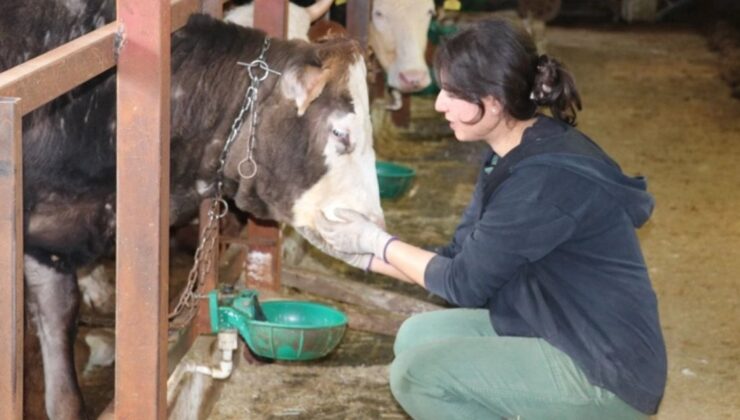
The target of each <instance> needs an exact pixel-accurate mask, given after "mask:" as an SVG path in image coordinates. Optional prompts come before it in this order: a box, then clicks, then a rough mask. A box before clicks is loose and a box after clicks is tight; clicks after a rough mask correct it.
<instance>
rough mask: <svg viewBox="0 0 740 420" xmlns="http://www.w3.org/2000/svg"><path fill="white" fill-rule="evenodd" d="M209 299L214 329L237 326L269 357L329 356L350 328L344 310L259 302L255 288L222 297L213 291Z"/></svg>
mask: <svg viewBox="0 0 740 420" xmlns="http://www.w3.org/2000/svg"><path fill="white" fill-rule="evenodd" d="M209 301H210V311H211V329H212V330H213V332H218V331H220V330H221V329H229V328H233V329H236V330H238V331H239V334H240V335H241V336H242V338H244V341H245V342H246V343H247V345H248V346H249V348H250V350H252V352H254V353H255V354H256V355H258V356H261V357H265V358H269V359H276V360H290V361H303V360H313V359H318V358H320V357H323V356H326V355H327V354H329V353H330V352H331V351H332V350H334V348H335V347H336V346H337V345H338V344H339V342H340V341H341V340H342V337H343V336H344V331H345V330H346V329H347V316H346V315H345V314H344V313H343V312H341V311H339V310H337V309H334V308H332V307H330V306H327V305H322V304H319V303H315V302H307V301H295V300H275V301H267V302H258V301H257V292H255V291H253V290H245V291H242V292H240V293H239V294H237V295H236V296H235V297H228V296H227V297H223V296H222V297H221V299H219V296H218V293H217V292H216V291H212V292H210V294H209ZM259 319H262V320H259Z"/></svg>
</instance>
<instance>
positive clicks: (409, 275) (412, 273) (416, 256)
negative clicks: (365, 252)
mask: <svg viewBox="0 0 740 420" xmlns="http://www.w3.org/2000/svg"><path fill="white" fill-rule="evenodd" d="M435 255H436V254H435V253H433V252H430V251H427V250H424V249H421V248H417V247H415V246H413V245H410V244H407V243H405V242H401V241H400V240H397V239H394V240H392V241H391V242H390V243H388V245H387V246H386V249H385V258H386V259H387V260H388V262H389V263H386V262H385V261H383V260H382V259H381V258H377V257H375V258H373V260H372V263H371V264H370V270H372V271H373V272H376V273H380V274H384V275H386V276H390V277H393V278H396V279H398V280H401V281H405V282H407V283H416V284H418V285H419V286H421V287H425V286H424V271H425V270H426V267H427V264H429V261H431V259H432V258H433V257H434V256H435Z"/></svg>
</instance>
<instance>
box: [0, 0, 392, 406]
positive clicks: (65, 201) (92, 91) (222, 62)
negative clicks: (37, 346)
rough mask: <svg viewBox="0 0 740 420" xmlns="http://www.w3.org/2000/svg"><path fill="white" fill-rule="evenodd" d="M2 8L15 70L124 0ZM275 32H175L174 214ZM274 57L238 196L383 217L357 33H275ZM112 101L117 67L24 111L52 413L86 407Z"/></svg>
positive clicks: (266, 211)
mask: <svg viewBox="0 0 740 420" xmlns="http://www.w3.org/2000/svg"><path fill="white" fill-rule="evenodd" d="M41 3H43V4H41ZM0 8H1V9H2V10H0V12H2V13H0V42H1V43H2V45H3V48H2V49H0V71H4V70H6V69H8V68H10V67H12V66H14V65H17V64H19V63H21V62H23V61H25V60H26V59H28V58H30V57H33V56H35V55H38V54H39V53H41V52H43V51H45V50H48V49H51V48H53V47H55V46H57V45H60V44H61V43H64V42H67V41H68V40H70V39H72V38H74V37H76V36H79V35H81V34H83V33H85V32H88V31H90V30H92V29H94V28H95V27H99V26H101V25H102V24H104V23H105V22H106V21H110V20H112V18H113V11H114V1H113V0H89V1H86V2H81V1H73V0H45V1H43V2H42V1H41V0H32V1H28V0H5V1H4V2H3V5H2V6H0ZM42 10H43V13H42V12H41V11H42ZM264 38H265V35H264V33H262V32H260V31H257V30H252V29H248V28H243V27H240V26H237V25H233V24H229V23H225V22H223V21H218V20H214V19H211V18H209V17H207V16H203V15H194V16H193V17H191V19H190V20H189V22H188V24H187V25H186V26H185V27H184V28H182V29H181V30H179V31H177V32H176V33H174V34H173V36H172V59H171V64H172V78H171V83H172V86H171V104H172V112H171V118H172V120H171V153H170V155H171V158H172V160H171V170H170V173H171V202H170V212H171V217H170V219H171V222H172V223H173V224H178V223H187V222H189V221H190V220H191V219H192V218H193V217H194V216H195V215H196V211H197V208H198V204H199V202H200V201H201V200H202V199H203V198H205V197H208V196H211V195H212V194H213V191H214V187H213V186H214V183H215V180H216V169H217V167H218V158H219V154H220V153H221V151H222V149H223V146H224V142H225V140H226V138H227V136H228V134H229V129H230V127H231V125H232V121H233V119H234V117H235V116H236V115H237V112H238V111H239V109H240V107H241V105H242V103H243V99H244V94H245V92H246V89H247V87H248V86H249V83H250V80H249V77H248V73H247V71H246V69H245V68H244V67H243V66H239V65H237V62H238V61H242V62H250V61H252V60H254V59H255V58H257V57H258V55H259V53H260V49H261V47H262V45H263V41H264ZM265 61H266V62H267V63H268V65H269V66H270V67H271V68H272V69H274V70H276V71H279V72H281V74H282V75H281V76H279V77H278V76H276V75H271V76H269V77H268V78H267V79H266V80H265V81H264V82H263V83H262V85H261V87H260V96H259V103H258V107H259V119H258V121H257V128H256V144H255V147H254V152H253V153H254V155H253V156H254V160H255V161H256V163H257V165H258V166H259V169H258V171H257V175H256V176H255V177H254V178H251V179H245V178H243V177H242V176H240V175H239V173H238V170H237V166H238V162H240V161H241V160H242V159H243V157H244V156H245V154H246V150H245V149H246V139H247V137H248V136H249V134H250V133H249V124H245V125H244V128H243V129H242V132H241V133H240V135H239V137H237V139H236V142H235V143H234V145H233V147H232V148H231V149H230V152H229V154H228V156H227V158H226V170H225V175H226V180H225V188H224V189H225V193H226V195H227V196H228V198H230V199H232V200H233V201H234V202H235V203H236V205H237V206H238V207H239V208H240V209H242V210H244V211H247V212H250V213H252V214H254V215H256V216H258V217H260V218H270V219H274V220H278V221H280V222H284V223H288V224H292V225H294V226H296V227H298V228H300V230H302V231H307V232H311V231H312V230H313V228H314V220H315V219H316V217H317V215H318V214H319V212H321V211H325V212H331V209H333V208H334V207H338V206H341V207H350V208H354V209H356V210H358V211H360V212H362V213H365V214H367V215H368V216H369V217H371V218H373V219H374V220H376V221H378V222H379V223H381V222H382V218H383V215H382V210H381V207H380V200H379V198H378V197H379V196H378V185H377V179H376V174H375V165H374V163H375V154H374V151H373V148H372V136H371V125H370V116H369V106H368V95H367V87H366V82H365V80H366V79H365V77H366V75H365V64H364V61H363V57H362V54H361V52H360V50H359V46H358V44H357V43H355V42H354V41H351V40H346V39H343V40H333V41H328V42H325V43H323V44H320V45H313V44H309V43H305V42H298V41H284V40H278V39H274V40H272V42H271V46H270V48H269V50H268V51H267V54H266V57H265ZM114 107H115V74H114V72H113V71H112V70H111V71H109V72H106V73H105V74H102V75H100V76H98V77H96V78H95V79H93V80H91V81H89V82H87V83H86V84H84V85H82V86H80V87H78V88H76V89H74V90H73V91H71V92H70V93H68V94H66V95H64V96H62V97H60V98H58V99H57V100H55V101H53V102H52V103H50V104H48V105H46V106H44V107H42V108H40V109H38V110H37V111H35V112H33V113H31V114H29V115H28V116H26V117H25V118H24V120H23V130H24V134H23V149H24V150H23V173H24V192H23V194H24V200H25V201H24V223H25V230H24V233H25V237H24V245H25V249H24V253H25V280H26V291H27V307H28V313H29V318H30V319H32V320H33V321H34V322H35V323H36V324H37V326H38V331H39V332H38V335H39V339H40V343H41V348H42V356H43V365H44V381H45V389H46V396H45V403H46V411H47V414H48V416H49V417H50V418H52V419H77V418H82V417H84V416H85V415H84V408H83V403H82V398H81V395H80V390H79V386H78V383H77V379H76V377H75V373H74V372H75V370H74V366H73V359H72V346H73V341H74V335H75V333H74V332H75V322H76V316H77V311H78V307H79V300H80V297H79V293H78V284H77V278H76V270H77V268H79V267H81V266H83V265H87V264H91V263H94V262H95V261H96V259H97V258H98V257H100V256H101V255H103V254H104V253H106V252H108V251H109V249H110V247H111V246H112V244H113V238H114V232H115V216H116V215H115V199H116V192H115V162H116V157H115V144H116V141H115V127H116V122H115V109H114ZM315 236H318V235H315ZM0 411H1V409H0Z"/></svg>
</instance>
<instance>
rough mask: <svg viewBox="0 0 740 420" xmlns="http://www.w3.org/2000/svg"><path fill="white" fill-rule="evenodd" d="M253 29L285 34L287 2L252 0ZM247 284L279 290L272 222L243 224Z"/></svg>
mask: <svg viewBox="0 0 740 420" xmlns="http://www.w3.org/2000/svg"><path fill="white" fill-rule="evenodd" d="M254 26H255V28H259V29H262V30H263V31H265V32H267V34H268V35H270V36H272V37H275V38H285V36H286V34H287V33H288V0H280V1H275V0H255V2H254ZM247 244H248V249H247V255H246V258H247V261H246V264H247V267H248V269H247V285H248V286H250V287H256V288H261V289H270V290H279V289H280V270H281V267H280V262H281V261H280V260H281V258H280V255H281V249H282V243H281V235H280V228H279V227H278V224H277V223H276V222H273V221H264V220H256V219H254V218H253V217H251V216H250V217H249V221H248V222H247Z"/></svg>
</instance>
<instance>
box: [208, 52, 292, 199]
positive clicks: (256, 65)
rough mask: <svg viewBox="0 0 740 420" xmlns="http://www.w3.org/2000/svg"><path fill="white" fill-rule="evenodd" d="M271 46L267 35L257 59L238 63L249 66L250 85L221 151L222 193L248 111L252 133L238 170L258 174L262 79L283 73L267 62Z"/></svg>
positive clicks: (241, 173) (243, 174) (250, 175)
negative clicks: (230, 156)
mask: <svg viewBox="0 0 740 420" xmlns="http://www.w3.org/2000/svg"><path fill="white" fill-rule="evenodd" d="M269 48H270V37H265V41H264V43H263V44H262V50H261V51H260V55H259V57H257V59H255V60H253V61H252V62H249V63H245V62H242V61H237V64H239V65H240V66H245V67H246V68H247V72H248V73H249V79H250V83H249V87H248V88H247V92H246V93H245V94H244V104H243V105H242V107H241V109H240V110H239V114H237V116H236V118H235V119H234V122H233V123H232V124H231V132H230V133H229V137H228V138H227V139H226V143H224V149H223V150H222V151H221V157H220V159H219V162H220V165H221V166H220V167H219V170H218V185H217V188H218V193H219V195H221V189H222V188H223V178H224V167H225V166H226V155H227V154H228V152H229V149H230V148H231V145H232V143H233V142H234V140H236V137H237V136H238V135H239V131H240V130H241V128H242V124H244V115H245V114H246V113H247V112H250V114H251V115H250V133H249V139H248V140H247V156H246V157H245V158H244V159H242V160H241V161H240V162H239V165H238V166H237V171H238V172H239V176H241V177H242V178H244V179H250V178H253V177H254V176H255V175H256V174H257V162H255V161H254V157H253V156H252V154H253V150H254V145H255V143H256V131H257V130H255V128H256V127H257V118H258V112H257V106H256V104H257V100H258V98H259V87H260V84H261V83H262V81H264V80H265V79H267V76H269V75H270V73H273V74H276V75H278V76H280V75H281V73H280V72H279V71H276V70H273V69H271V68H270V66H268V65H267V62H265V54H267V50H268V49H269Z"/></svg>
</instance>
